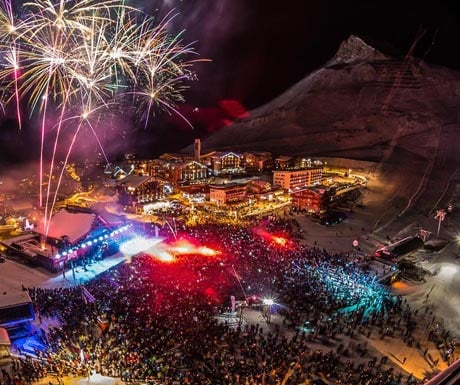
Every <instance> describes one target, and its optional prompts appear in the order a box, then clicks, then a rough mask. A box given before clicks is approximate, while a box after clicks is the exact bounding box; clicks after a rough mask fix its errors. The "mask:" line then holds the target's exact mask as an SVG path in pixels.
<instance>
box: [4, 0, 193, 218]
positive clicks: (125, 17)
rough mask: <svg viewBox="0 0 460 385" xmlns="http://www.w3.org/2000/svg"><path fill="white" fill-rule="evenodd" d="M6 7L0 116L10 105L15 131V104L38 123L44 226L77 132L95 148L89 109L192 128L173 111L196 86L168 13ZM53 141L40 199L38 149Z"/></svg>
mask: <svg viewBox="0 0 460 385" xmlns="http://www.w3.org/2000/svg"><path fill="white" fill-rule="evenodd" d="M12 1H13V0H0V52H1V53H3V55H2V56H0V57H2V59H0V90H1V95H0V105H1V107H2V109H4V107H5V105H8V104H10V103H15V104H16V107H17V117H18V123H19V126H20V127H21V124H22V123H21V116H23V113H22V111H21V109H20V105H21V103H20V101H21V100H24V101H26V102H27V108H28V112H29V116H33V115H37V114H38V115H39V116H40V121H41V127H40V129H41V143H40V206H41V207H43V204H44V202H46V207H45V218H44V221H45V227H46V223H47V221H49V220H50V219H51V215H52V212H53V207H54V202H55V201H56V197H57V193H58V190H59V185H60V182H61V180H62V173H63V171H62V170H64V169H65V165H66V164H67V162H68V160H69V157H70V153H71V152H72V149H73V147H74V144H75V142H76V139H77V136H79V135H81V131H82V130H81V128H82V127H83V126H85V127H89V129H90V130H91V132H92V133H93V135H94V136H95V137H96V139H97V141H98V144H99V146H100V147H101V149H102V143H101V142H100V140H99V139H98V134H97V132H96V129H95V127H97V126H96V125H93V124H92V123H91V120H92V119H93V116H92V115H93V112H94V110H95V109H96V110H97V111H98V114H99V115H100V114H102V113H106V114H107V115H111V109H112V108H113V107H121V108H115V110H121V109H122V108H125V109H126V108H133V109H134V110H135V111H136V112H138V113H140V115H141V116H143V118H144V120H145V122H146V123H145V124H146V125H147V122H148V119H149V117H150V116H151V115H153V114H155V113H156V111H159V110H164V111H167V112H168V113H174V114H177V115H178V116H180V117H182V118H183V119H184V120H185V121H186V122H187V123H188V124H189V125H190V126H191V124H190V122H188V120H187V119H186V118H185V116H183V115H182V114H180V113H179V111H178V110H177V105H178V103H181V102H183V100H184V97H183V93H184V91H185V90H186V89H187V87H188V83H189V81H191V80H194V79H195V75H194V73H193V71H192V68H191V67H192V66H193V65H194V63H195V62H196V60H190V59H189V57H190V56H191V55H196V53H195V51H194V49H193V47H192V45H191V44H185V43H184V42H183V31H182V32H180V33H178V34H176V35H172V34H170V33H169V32H168V25H169V24H170V23H171V21H172V20H173V19H174V17H175V15H174V14H173V13H169V14H168V15H167V16H166V17H165V18H164V19H163V20H160V22H159V23H157V22H156V20H154V19H153V17H151V16H149V15H146V14H144V13H143V12H142V11H140V10H139V9H136V8H134V7H131V6H128V5H126V4H125V1H124V0H105V1H100V0H79V1H74V0H34V1H29V2H26V3H24V4H23V6H22V7H21V9H20V10H18V11H17V12H15V9H14V7H13V6H12ZM192 44H193V43H192ZM94 106H97V107H96V108H95V107H94ZM78 110H80V111H81V112H80V113H77V114H76V113H75V111H78ZM52 116H57V118H56V119H57V120H58V121H57V122H56V124H55V125H54V127H56V130H54V131H53V130H49V127H47V124H48V123H47V122H48V120H49V119H50V118H51V117H52ZM69 125H71V127H70V128H69V129H70V130H72V131H71V132H73V134H71V138H72V139H71V142H70V144H69V145H68V147H67V149H65V151H64V152H65V154H66V155H65V159H64V166H63V167H62V169H61V172H60V175H59V177H58V178H57V186H56V189H55V190H54V191H55V193H54V194H55V195H54V197H50V196H49V194H50V191H51V189H50V184H51V181H52V179H53V178H52V175H53V173H54V165H55V163H56V160H55V157H56V152H57V150H58V149H59V147H60V144H61V137H62V135H61V132H62V130H63V129H67V126H69ZM72 125H73V127H72ZM75 126H76V127H77V128H75ZM50 131H51V132H50ZM52 134H54V138H52V139H51V140H52V141H53V142H54V146H53V152H52V154H51V163H50V169H49V180H48V187H47V191H46V194H45V195H46V197H43V191H42V186H43V175H44V172H45V168H44V162H45V159H46V157H45V154H44V151H45V146H44V144H45V142H47V141H48V138H49V136H50V135H52ZM44 198H46V199H44ZM49 202H52V205H51V207H50V208H48V204H49Z"/></svg>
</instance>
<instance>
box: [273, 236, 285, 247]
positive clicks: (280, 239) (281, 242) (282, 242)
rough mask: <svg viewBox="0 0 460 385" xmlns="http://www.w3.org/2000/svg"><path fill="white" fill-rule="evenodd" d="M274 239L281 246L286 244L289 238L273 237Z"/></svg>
mask: <svg viewBox="0 0 460 385" xmlns="http://www.w3.org/2000/svg"><path fill="white" fill-rule="evenodd" d="M273 241H274V242H275V243H277V244H278V245H280V246H286V244H287V239H286V238H282V237H273Z"/></svg>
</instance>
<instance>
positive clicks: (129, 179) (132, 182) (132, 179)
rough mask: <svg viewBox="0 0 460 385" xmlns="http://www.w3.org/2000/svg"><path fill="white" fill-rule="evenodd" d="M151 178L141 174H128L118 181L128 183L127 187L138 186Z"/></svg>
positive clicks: (120, 183)
mask: <svg viewBox="0 0 460 385" xmlns="http://www.w3.org/2000/svg"><path fill="white" fill-rule="evenodd" d="M150 179H151V177H150V176H140V175H133V174H131V175H128V176H126V177H125V178H123V179H120V180H118V181H117V184H118V185H122V184H123V185H126V186H127V187H131V188H138V187H139V186H140V185H142V184H144V183H145V182H147V181H149V180H150Z"/></svg>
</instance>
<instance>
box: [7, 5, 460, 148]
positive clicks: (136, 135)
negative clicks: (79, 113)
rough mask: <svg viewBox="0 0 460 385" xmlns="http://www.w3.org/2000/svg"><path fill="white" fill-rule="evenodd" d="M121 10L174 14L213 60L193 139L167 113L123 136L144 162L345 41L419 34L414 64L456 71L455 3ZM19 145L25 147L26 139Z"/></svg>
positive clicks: (459, 52)
mask: <svg viewBox="0 0 460 385" xmlns="http://www.w3.org/2000/svg"><path fill="white" fill-rule="evenodd" d="M127 2H128V3H130V4H132V5H134V6H136V7H139V8H142V9H143V10H145V11H146V12H147V13H149V14H153V15H157V17H158V18H161V15H164V14H166V13H167V12H168V11H170V10H171V9H174V12H176V13H177V14H178V15H177V17H176V18H175V19H174V22H173V23H172V25H171V32H178V31H180V30H182V29H185V30H186V32H185V34H184V40H185V42H187V43H188V42H193V41H196V43H195V44H194V47H195V49H196V51H197V52H198V53H199V54H200V57H202V58H206V59H210V60H211V61H210V62H203V63H199V64H197V65H196V67H195V70H196V72H197V75H198V78H199V80H198V81H196V82H193V83H191V84H190V86H191V88H190V90H189V91H188V92H187V93H186V103H185V104H184V105H183V106H182V107H181V112H182V113H183V114H184V115H185V116H186V117H187V118H188V119H189V120H190V121H191V122H192V123H193V125H194V126H195V131H192V130H191V129H189V128H187V126H186V125H185V124H184V123H183V122H181V121H180V119H177V118H175V117H169V116H167V115H165V114H163V115H161V116H160V117H159V118H157V119H155V120H154V121H153V122H152V124H151V125H150V126H149V127H148V128H147V130H144V129H143V128H142V129H131V128H126V129H127V130H132V132H131V131H130V133H129V135H128V137H129V138H130V140H126V143H129V146H132V147H133V148H134V147H135V149H137V150H138V151H139V152H142V153H143V154H144V155H147V154H152V155H156V154H158V153H161V152H162V151H168V150H169V151H174V150H177V149H179V148H182V147H183V146H185V145H187V144H188V143H189V142H190V141H192V140H193V138H194V137H197V136H205V135H206V134H207V133H208V132H212V131H214V130H216V129H217V128H218V127H219V126H220V125H222V124H225V123H228V122H229V121H231V119H232V118H234V117H235V116H238V115H240V114H241V113H243V112H244V111H245V110H251V109H253V108H255V107H257V106H260V105H262V104H263V103H265V102H268V101H270V100H271V99H273V98H274V97H276V96H277V95H279V94H280V93H282V92H283V91H285V90H286V89H288V88H289V87H290V86H292V85H293V84H295V83H296V82H297V81H299V80H300V79H302V78H303V77H305V76H306V75H307V74H308V73H309V72H311V71H312V70H313V69H315V68H317V67H319V66H321V65H322V64H324V63H325V62H326V61H327V60H329V59H330V58H331V57H332V56H333V55H334V53H335V52H336V50H337V48H338V46H339V45H340V42H341V41H342V40H344V39H346V38H347V37H348V36H349V35H350V34H352V33H353V34H357V35H358V36H363V37H367V38H370V39H373V40H376V41H378V42H379V46H382V47H387V49H389V50H391V51H392V52H393V53H396V54H400V55H404V54H405V53H406V52H407V50H408V49H409V47H410V46H411V44H412V42H413V41H414V39H415V37H416V35H417V33H418V31H420V30H421V29H423V30H425V31H426V32H425V35H424V36H423V38H422V39H421V41H420V42H419V45H418V46H417V50H416V56H419V57H425V60H426V61H428V62H432V63H435V64H441V65H446V66H449V67H452V68H456V69H460V20H459V5H456V6H454V5H452V3H454V2H452V1H449V2H447V1H445V2H444V1H436V2H434V1H433V2H431V3H429V4H425V5H422V4H421V2H419V1H406V0H404V1H402V0H400V1H369V0H367V1H362V0H358V1H330V0H321V1H320V0H316V1H311V0H290V1H284V2H283V1H271V0H182V1H181V0H127ZM197 107H198V109H196V108H197ZM4 126H5V125H4ZM3 130H4V134H5V135H2V136H3V138H2V139H3V140H1V142H2V143H0V144H1V145H2V146H4V143H5V141H6V140H8V141H9V143H13V142H15V141H16V142H17V140H16V139H17V138H16V136H15V130H11V129H9V130H8V129H5V127H3ZM30 130H31V131H32V132H33V129H32V128H30ZM6 134H8V135H6ZM31 135H32V136H33V134H31ZM18 137H21V139H20V140H21V141H26V140H27V137H28V135H27V134H25V133H22V134H21V135H19V136H18ZM35 139H36V137H35V136H34V137H33V140H35ZM33 140H32V142H33ZM114 140H115V141H116V138H115V139H113V138H112V139H111V141H112V142H113V141H114ZM118 142H119V141H118ZM11 147H13V144H11ZM37 147H38V145H37ZM119 150H120V148H119V147H117V150H116V151H119ZM11 151H13V152H14V149H12V150H11ZM114 151H115V150H114ZM7 152H8V151H6V153H7Z"/></svg>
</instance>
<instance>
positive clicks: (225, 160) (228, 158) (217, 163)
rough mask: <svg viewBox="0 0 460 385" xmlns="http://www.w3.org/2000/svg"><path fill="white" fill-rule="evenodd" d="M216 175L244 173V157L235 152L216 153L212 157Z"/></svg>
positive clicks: (213, 169)
mask: <svg viewBox="0 0 460 385" xmlns="http://www.w3.org/2000/svg"><path fill="white" fill-rule="evenodd" d="M211 168H212V172H213V174H214V175H219V174H232V173H239V172H241V171H242V156H241V155H238V154H235V153H234V152H216V153H214V154H213V155H212V156H211Z"/></svg>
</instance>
